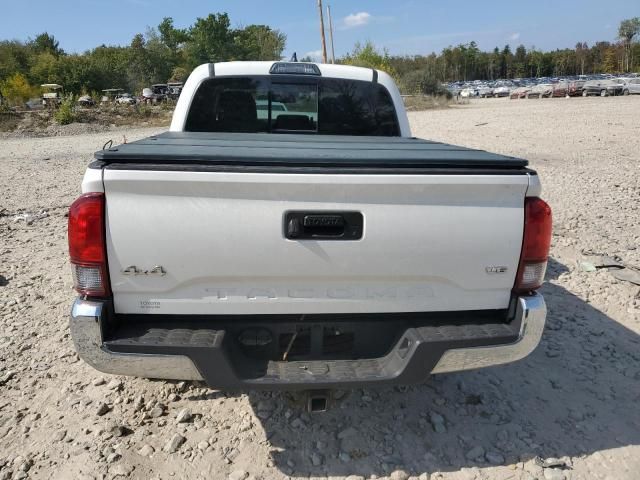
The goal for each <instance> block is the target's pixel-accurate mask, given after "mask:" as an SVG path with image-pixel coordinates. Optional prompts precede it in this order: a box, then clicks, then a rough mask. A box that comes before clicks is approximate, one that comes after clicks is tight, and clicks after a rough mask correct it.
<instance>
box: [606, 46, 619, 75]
mask: <svg viewBox="0 0 640 480" xmlns="http://www.w3.org/2000/svg"><path fill="white" fill-rule="evenodd" d="M602 69H603V70H604V71H605V72H606V73H616V72H617V71H618V62H617V58H616V50H615V48H613V47H610V48H609V49H607V51H606V53H605V55H604V61H603V64H602Z"/></svg>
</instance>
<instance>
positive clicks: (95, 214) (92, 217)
mask: <svg viewBox="0 0 640 480" xmlns="http://www.w3.org/2000/svg"><path fill="white" fill-rule="evenodd" d="M69 257H70V258H71V266H72V269H73V283H74V288H75V289H76V290H77V291H78V293H81V294H83V295H92V296H99V297H104V296H107V295H109V277H108V274H107V253H106V246H105V234H104V194H103V193H85V194H84V195H81V196H80V198H78V199H77V200H76V201H75V202H73V204H72V205H71V207H70V208H69Z"/></svg>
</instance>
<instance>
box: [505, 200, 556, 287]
mask: <svg viewBox="0 0 640 480" xmlns="http://www.w3.org/2000/svg"><path fill="white" fill-rule="evenodd" d="M551 226H552V222H551V207H549V205H548V204H547V203H546V202H545V201H544V200H541V199H539V198H535V197H533V198H527V199H525V203H524V239H523V241H522V253H521V254H520V265H519V267H518V274H517V275H516V283H515V286H514V290H515V291H516V292H519V293H523V292H529V291H531V290H535V289H537V288H539V287H540V285H542V282H543V281H544V274H545V272H546V270H547V259H548V257H549V248H550V247H551Z"/></svg>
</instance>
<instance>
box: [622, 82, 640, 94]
mask: <svg viewBox="0 0 640 480" xmlns="http://www.w3.org/2000/svg"><path fill="white" fill-rule="evenodd" d="M624 80H625V85H624V90H623V91H622V94H623V95H640V78H625V79H624Z"/></svg>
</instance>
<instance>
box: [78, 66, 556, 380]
mask: <svg viewBox="0 0 640 480" xmlns="http://www.w3.org/2000/svg"><path fill="white" fill-rule="evenodd" d="M82 192H83V193H82V195H81V196H80V197H79V198H78V199H77V200H76V201H75V202H74V203H73V205H72V206H71V208H70V211H69V250H70V257H71V264H72V268H73V275H74V282H75V288H76V290H77V291H78V293H79V297H78V298H77V300H76V301H75V303H74V305H73V309H72V313H71V320H70V325H71V333H72V337H73V340H74V342H75V346H76V349H77V351H78V353H79V355H80V357H81V358H83V359H84V360H85V361H86V362H87V363H89V364H90V365H92V366H93V367H95V368H96V369H98V370H100V371H103V372H107V373H114V374H122V375H135V376H142V377H152V378H164V379H185V380H188V379H197V380H204V381H206V382H207V383H208V384H209V385H210V386H212V387H215V388H219V389H300V390H316V389H332V388H347V387H358V386H364V385H374V384H380V385H382V384H411V383H417V382H423V381H425V380H426V379H427V378H428V377H429V375H430V374H432V373H441V372H452V371H458V370H465V369H474V368H480V367H487V366H491V365H497V364H503V363H506V362H511V361H514V360H518V359H520V358H523V357H524V356H526V355H528V354H529V353H530V352H531V351H532V350H533V349H534V348H535V347H536V345H537V344H538V342H539V340H540V337H541V334H542V330H543V327H544V323H545V316H546V308H545V303H544V300H543V298H542V296H541V295H540V294H538V293H536V292H535V291H536V289H538V287H540V285H541V283H542V282H543V277H544V273H545V268H546V264H547V256H548V252H549V245H550V239H551V210H550V208H549V206H548V205H547V204H546V203H545V202H544V201H543V200H541V199H540V198H539V196H540V192H541V187H540V182H539V180H538V176H537V175H536V173H535V172H534V171H532V170H530V169H528V168H527V162H526V161H524V160H520V159H517V158H511V157H505V156H501V155H496V154H492V153H488V152H484V151H477V150H471V149H468V148H463V147H456V146H451V145H445V144H442V143H437V142H431V141H427V140H421V139H416V138H413V137H412V136H411V132H410V128H409V122H408V120H407V116H406V113H405V109H404V106H403V102H402V99H401V97H400V95H399V92H398V90H397V88H396V86H395V85H394V83H393V80H392V79H391V78H390V77H389V76H388V75H387V74H385V73H384V72H381V71H376V70H371V69H365V68H356V67H350V66H339V65H319V64H312V63H289V62H231V63H216V64H207V65H202V66H200V67H198V68H196V69H195V70H194V71H193V73H192V74H191V76H190V77H189V79H188V81H187V82H186V84H185V87H184V90H183V92H182V95H181V96H180V99H179V101H178V103H177V107H176V111H175V113H174V116H173V121H172V123H171V128H170V131H169V132H167V133H163V134H161V135H157V136H152V137H149V138H146V139H143V140H140V141H137V142H133V143H129V144H125V145H119V146H116V147H112V148H107V149H104V150H102V151H99V152H97V153H96V154H95V160H94V161H93V162H92V163H91V164H90V165H89V167H88V169H87V171H86V174H85V177H84V181H83V183H82Z"/></svg>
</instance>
